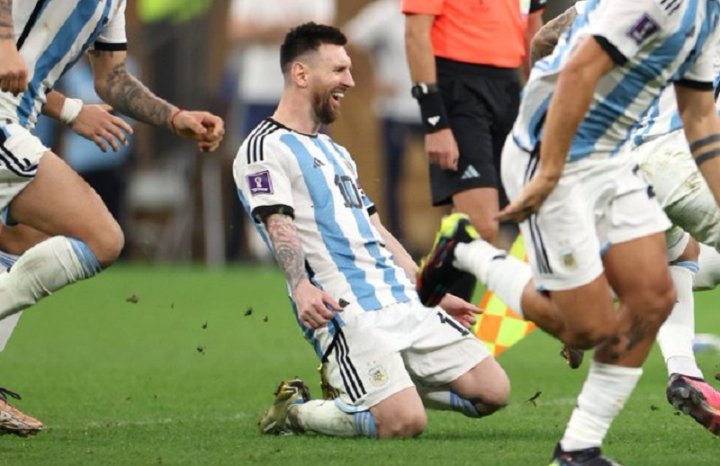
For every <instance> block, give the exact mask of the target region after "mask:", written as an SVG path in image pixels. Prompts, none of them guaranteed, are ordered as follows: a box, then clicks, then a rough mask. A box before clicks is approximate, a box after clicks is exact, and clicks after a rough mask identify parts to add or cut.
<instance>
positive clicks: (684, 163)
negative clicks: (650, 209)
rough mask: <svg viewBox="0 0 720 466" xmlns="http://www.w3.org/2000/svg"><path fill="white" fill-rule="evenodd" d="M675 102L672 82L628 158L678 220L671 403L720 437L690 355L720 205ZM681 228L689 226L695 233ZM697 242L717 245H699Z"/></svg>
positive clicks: (714, 259)
mask: <svg viewBox="0 0 720 466" xmlns="http://www.w3.org/2000/svg"><path fill="white" fill-rule="evenodd" d="M584 8H585V2H584V1H581V2H577V3H575V5H574V6H573V7H571V8H569V9H568V10H566V11H565V13H563V14H561V15H560V16H558V17H557V18H555V19H553V20H552V21H550V22H549V23H548V24H547V25H546V26H545V27H543V28H542V29H541V30H540V31H539V32H538V34H537V35H536V36H535V37H534V38H533V47H532V51H533V53H532V55H533V59H535V60H538V59H540V58H543V57H544V56H547V55H549V54H550V53H551V52H552V50H553V48H554V47H555V44H556V43H557V41H558V39H559V37H560V35H561V34H562V33H563V32H564V31H565V30H566V29H567V28H568V27H569V26H570V24H571V23H572V21H573V19H574V18H575V16H576V12H582V11H583V10H584ZM719 59H720V55H718V56H717V57H716V59H715V61H714V70H715V74H716V84H715V88H716V89H717V82H718V80H720V60H719ZM675 102H676V97H675V92H674V90H673V88H672V87H667V88H666V89H665V90H664V91H663V93H662V94H661V96H660V98H659V99H657V100H656V101H655V103H654V104H653V106H652V107H651V108H650V110H649V111H648V112H647V116H646V117H645V119H644V120H643V121H642V123H641V124H640V125H639V126H637V127H636V128H635V129H634V130H633V134H632V136H631V140H632V144H633V146H632V152H631V153H630V155H631V157H630V158H629V161H628V162H629V164H631V166H633V165H635V164H637V166H638V167H639V169H640V172H641V173H642V174H643V175H645V177H646V178H647V180H648V181H649V182H650V184H651V186H652V187H653V191H654V192H655V194H656V196H657V199H658V201H659V202H660V205H661V206H662V207H663V209H664V211H665V213H666V214H667V215H668V217H669V218H670V220H671V221H672V223H673V225H674V226H673V227H672V228H670V230H668V231H667V232H666V233H665V242H666V246H667V255H668V260H669V261H670V275H671V276H672V278H673V283H674V284H675V289H676V291H677V294H678V297H677V302H676V303H675V306H674V307H673V311H672V313H671V314H670V316H669V317H668V319H667V320H666V321H665V322H664V323H663V325H662V326H661V327H660V330H659V332H658V335H657V342H658V346H659V347H660V350H661V351H662V354H663V357H664V359H665V363H666V366H667V370H668V384H667V389H666V394H667V398H668V401H669V402H670V403H671V404H672V405H673V406H675V407H676V408H678V409H679V410H681V411H683V412H685V413H687V414H690V415H691V416H692V417H693V418H694V419H695V420H696V421H698V422H699V423H700V424H702V425H703V426H704V427H706V428H707V429H708V430H710V431H711V432H713V433H715V434H716V435H720V393H718V392H717V390H715V389H714V388H713V387H712V386H710V385H709V384H708V383H707V382H705V378H704V375H703V373H702V371H701V370H700V368H699V367H698V365H697V362H696V361H695V355H694V354H693V338H694V334H695V332H694V321H695V319H694V299H693V294H692V290H693V285H695V288H697V289H709V288H714V287H715V285H717V284H718V274H720V267H719V266H720V254H718V252H717V250H719V249H720V208H719V207H718V205H717V204H716V203H715V199H714V198H713V195H712V193H711V192H710V191H709V190H708V187H707V184H706V183H705V181H704V180H703V178H702V176H701V175H700V173H699V172H698V169H697V165H696V164H695V162H693V160H692V155H691V153H690V149H689V147H688V144H687V139H685V135H684V134H683V131H682V120H681V118H680V116H679V115H678V113H677V106H676V104H675ZM716 105H718V102H717V101H716ZM683 229H685V230H687V231H689V232H691V233H692V236H693V237H694V238H695V239H692V238H690V235H689V234H688V233H687V232H685V231H684V230H683ZM696 240H697V241H701V242H703V243H706V244H709V245H711V246H713V247H714V248H715V249H713V248H711V247H709V246H705V245H702V246H699V245H698V243H697V241H696ZM701 251H702V252H701ZM698 268H699V271H698Z"/></svg>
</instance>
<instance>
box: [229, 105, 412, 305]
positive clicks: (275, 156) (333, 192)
mask: <svg viewBox="0 0 720 466" xmlns="http://www.w3.org/2000/svg"><path fill="white" fill-rule="evenodd" d="M234 176H235V183H236V185H237V188H238V195H239V196H240V200H241V202H242V203H243V205H244V207H245V208H246V210H247V211H248V212H249V213H250V214H251V216H252V217H253V218H254V219H256V218H258V217H259V216H260V217H262V216H265V215H268V214H270V213H277V212H282V213H286V214H288V215H291V216H293V217H294V219H295V220H294V223H295V225H296V227H297V229H298V233H299V236H300V240H301V242H302V249H303V251H304V252H305V255H306V259H307V264H306V266H307V269H308V273H309V275H310V278H311V280H312V281H313V283H315V284H316V285H317V286H319V287H320V288H321V289H323V290H324V291H326V292H327V293H328V294H329V295H330V296H332V297H333V298H334V299H335V300H336V301H338V302H340V301H344V302H346V303H348V304H347V306H346V308H345V309H346V310H351V309H356V310H361V311H373V310H378V309H381V308H383V307H386V306H389V305H391V304H395V303H399V302H405V301H409V300H410V299H417V294H416V292H415V288H414V286H413V285H412V283H411V282H410V280H409V279H408V277H407V275H406V274H405V272H404V270H403V269H402V268H400V267H399V266H398V265H396V264H395V262H394V261H393V259H392V256H391V254H390V252H389V251H388V250H387V248H386V247H385V245H384V244H383V240H382V237H381V236H380V234H379V233H378V231H377V230H376V229H375V227H374V226H373V225H372V223H371V222H370V215H371V214H372V213H373V212H374V211H375V207H374V205H373V203H372V202H371V201H370V199H368V197H367V196H366V195H365V193H364V192H363V190H362V189H361V188H360V185H359V184H358V181H357V178H358V175H357V167H356V165H355V162H354V161H353V160H352V158H351V157H350V154H349V153H348V151H347V150H346V149H345V148H344V147H341V146H339V145H338V144H336V143H335V142H334V141H333V140H332V139H331V138H330V137H329V136H327V135H325V134H318V135H305V134H300V133H297V132H295V131H292V130H290V129H288V128H286V127H284V126H282V125H281V124H279V123H277V122H275V121H274V120H272V119H266V120H265V121H263V122H262V123H261V124H260V125H259V126H258V127H257V128H255V130H254V131H253V132H252V133H251V134H250V136H248V138H247V139H246V140H245V141H244V142H243V144H242V145H241V146H240V149H239V151H238V154H237V156H236V158H235V162H234ZM258 228H259V230H260V232H261V234H262V235H263V236H265V239H266V242H267V232H266V231H265V227H264V225H263V224H262V223H258Z"/></svg>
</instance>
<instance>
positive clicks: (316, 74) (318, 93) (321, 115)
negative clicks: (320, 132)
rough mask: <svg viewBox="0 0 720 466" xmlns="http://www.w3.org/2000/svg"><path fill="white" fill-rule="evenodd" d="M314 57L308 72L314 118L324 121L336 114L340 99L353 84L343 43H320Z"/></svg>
mask: <svg viewBox="0 0 720 466" xmlns="http://www.w3.org/2000/svg"><path fill="white" fill-rule="evenodd" d="M316 60H317V61H316V63H315V64H314V66H313V73H312V75H313V79H312V85H311V95H312V108H313V113H314V114H315V118H316V120H317V121H318V122H320V123H322V124H325V125H327V124H330V123H332V122H333V121H335V120H336V119H337V117H338V115H340V101H341V100H342V98H343V97H345V91H347V90H348V89H350V88H351V87H354V86H355V81H353V78H352V74H351V73H350V66H351V61H350V57H349V56H348V54H347V52H346V51H345V48H344V47H341V46H339V45H330V44H323V45H321V46H320V48H319V49H318V53H317V59H316Z"/></svg>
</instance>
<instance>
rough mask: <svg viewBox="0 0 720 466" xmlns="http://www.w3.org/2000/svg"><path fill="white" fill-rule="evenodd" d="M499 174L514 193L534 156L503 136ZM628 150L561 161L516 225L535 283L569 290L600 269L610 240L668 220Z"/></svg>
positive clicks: (657, 228) (652, 229)
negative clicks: (537, 202)
mask: <svg viewBox="0 0 720 466" xmlns="http://www.w3.org/2000/svg"><path fill="white" fill-rule="evenodd" d="M501 160H502V180H503V184H504V186H505V190H506V192H507V194H508V198H509V199H513V198H515V197H516V196H517V195H518V194H519V193H520V190H521V189H522V187H523V186H524V185H525V184H526V182H527V181H528V180H530V179H531V178H532V176H533V174H534V173H535V169H536V167H537V157H531V155H530V154H529V153H527V152H525V151H523V150H522V149H520V148H519V147H517V145H516V144H515V142H514V141H513V140H512V137H508V139H507V141H506V143H505V147H504V148H503V153H502V159H501ZM627 161H628V156H627V155H624V154H621V155H618V156H616V157H613V158H602V159H592V158H585V159H582V160H579V161H576V162H572V163H569V164H566V166H565V170H564V172H563V174H562V176H561V177H560V181H559V182H558V184H557V186H556V187H555V189H554V190H553V191H552V192H551V193H550V195H549V196H548V198H547V199H546V200H545V202H544V203H543V204H542V206H541V207H540V210H539V212H538V213H537V214H535V215H532V216H531V217H530V218H529V219H528V220H526V221H524V222H522V223H521V225H520V230H521V232H522V234H523V238H525V240H526V242H525V244H526V246H527V247H528V259H529V261H530V264H531V266H532V269H533V277H534V279H535V283H536V285H537V286H538V288H539V289H543V290H568V289H573V288H577V287H579V286H581V285H584V284H587V283H589V282H590V281H592V280H594V279H595V278H597V277H598V276H599V275H600V274H601V273H603V265H602V257H601V256H602V253H603V252H604V251H605V250H607V248H609V247H610V246H612V245H613V244H618V243H623V242H626V241H630V240H633V239H637V238H641V237H644V236H648V235H651V234H654V233H659V232H663V231H665V230H667V229H668V228H669V227H670V222H669V221H668V219H667V217H666V216H665V214H664V213H663V211H662V208H661V207H660V205H659V204H658V202H657V200H656V199H655V198H654V197H652V196H651V195H650V191H649V187H648V185H647V183H646V182H645V180H644V179H643V178H642V177H640V176H638V175H637V174H636V173H635V171H634V170H633V169H632V168H631V167H629V166H628V164H627Z"/></svg>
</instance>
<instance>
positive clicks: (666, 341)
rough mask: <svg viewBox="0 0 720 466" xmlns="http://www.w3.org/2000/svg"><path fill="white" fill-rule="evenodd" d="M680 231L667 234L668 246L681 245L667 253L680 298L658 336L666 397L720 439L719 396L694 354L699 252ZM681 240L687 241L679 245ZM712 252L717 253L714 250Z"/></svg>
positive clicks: (672, 230)
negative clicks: (680, 250)
mask: <svg viewBox="0 0 720 466" xmlns="http://www.w3.org/2000/svg"><path fill="white" fill-rule="evenodd" d="M678 230H679V229H677V228H674V229H671V230H670V232H669V233H668V234H666V237H667V239H668V243H669V245H672V244H676V243H677V244H678V246H676V247H675V248H672V247H671V248H669V249H668V258H669V259H670V274H671V276H672V277H673V282H674V283H675V289H676V290H677V295H678V298H677V301H676V303H675V306H674V308H673V311H672V313H671V314H670V316H669V317H668V318H667V320H666V321H665V323H664V324H663V325H662V327H660V331H659V332H658V335H657V342H658V346H659V347H660V350H661V352H662V355H663V358H664V360H665V365H666V367H667V370H668V384H667V388H666V396H667V399H668V402H669V403H670V404H672V405H673V406H674V407H675V408H676V409H678V410H680V411H682V412H684V413H686V414H688V415H690V416H692V418H693V419H695V420H696V421H697V422H698V423H700V424H701V425H702V426H703V427H705V428H706V429H708V430H710V431H711V432H713V433H714V434H716V435H720V393H718V391H717V390H715V389H714V388H713V387H712V386H711V385H710V384H708V383H707V382H705V379H704V376H703V373H702V371H701V370H700V368H699V367H698V365H697V362H696V361H695V354H694V352H693V338H694V336H695V313H694V310H695V309H694V300H693V293H692V286H693V277H694V275H695V272H696V270H697V258H698V255H699V250H700V248H699V245H698V244H697V242H696V241H695V240H693V239H692V238H689V235H688V234H687V233H685V232H683V231H682V230H679V231H678ZM678 237H681V238H683V239H684V240H682V241H679V240H678V239H677V238H678ZM683 246H684V248H683V251H682V252H681V253H680V254H679V255H678V252H677V249H679V248H680V247H683ZM709 249H710V251H711V252H713V253H716V251H715V250H714V249H711V248H709Z"/></svg>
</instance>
